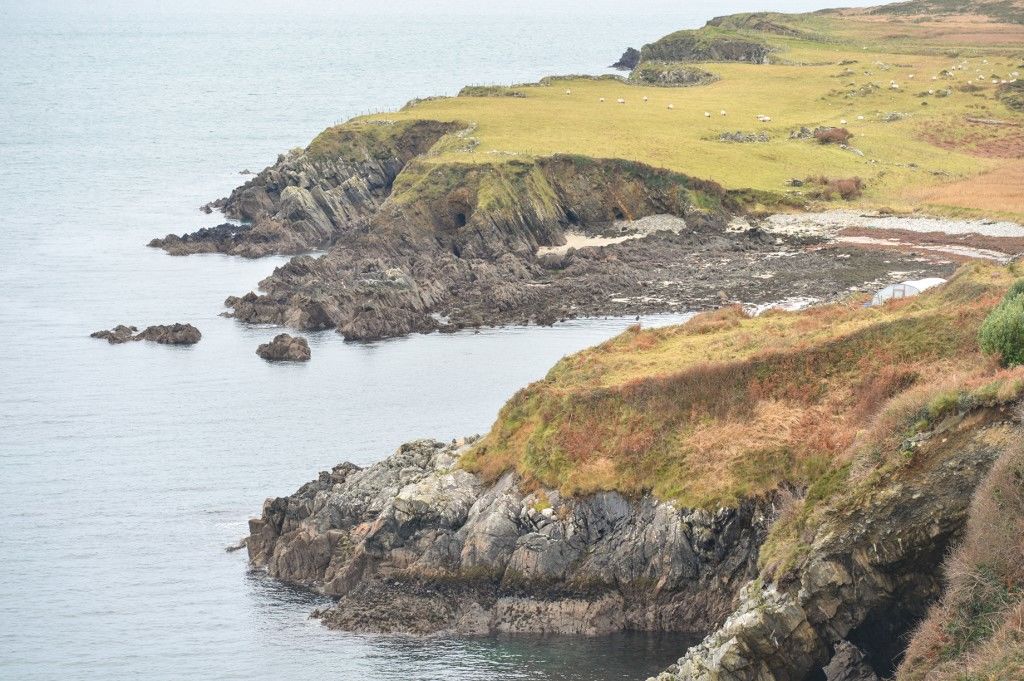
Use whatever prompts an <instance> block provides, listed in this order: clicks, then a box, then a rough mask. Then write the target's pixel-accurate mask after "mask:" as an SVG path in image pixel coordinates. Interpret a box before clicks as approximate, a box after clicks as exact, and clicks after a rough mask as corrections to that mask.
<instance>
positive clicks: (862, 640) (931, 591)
mask: <svg viewBox="0 0 1024 681" xmlns="http://www.w3.org/2000/svg"><path fill="white" fill-rule="evenodd" d="M928 586H930V587H931V588H924V589H921V590H920V591H919V592H917V593H908V594H906V595H904V597H903V598H900V599H897V600H896V601H895V602H892V603H890V604H889V605H888V606H887V607H885V608H882V609H880V610H879V611H877V612H875V613H873V614H872V615H870V616H869V617H868V618H867V619H865V620H864V622H862V623H861V624H860V626H858V627H856V628H855V629H853V630H852V631H851V632H850V633H849V634H848V635H847V637H846V638H847V640H848V641H849V642H850V643H852V644H853V645H855V646H857V647H858V648H860V649H861V651H862V652H863V653H864V659H865V661H866V662H867V663H868V664H869V665H870V666H871V668H872V669H874V670H875V673H876V674H878V676H879V677H880V678H889V677H891V676H892V675H893V674H895V673H896V668H897V667H899V665H900V662H902V661H903V654H904V653H905V652H906V650H907V645H908V643H909V642H910V637H911V636H912V635H913V633H914V629H915V627H916V626H917V625H918V623H919V622H920V621H921V619H922V618H923V617H924V616H925V615H926V614H927V611H928V606H929V605H930V604H931V603H933V602H934V601H935V599H936V595H937V591H938V590H937V589H936V588H935V585H934V584H929V585H928Z"/></svg>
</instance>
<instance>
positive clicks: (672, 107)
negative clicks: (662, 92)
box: [668, 104, 676, 109]
mask: <svg viewBox="0 0 1024 681" xmlns="http://www.w3.org/2000/svg"><path fill="white" fill-rule="evenodd" d="M668 108H670V109H674V108H676V107H675V106H673V105H672V104H669V105H668Z"/></svg>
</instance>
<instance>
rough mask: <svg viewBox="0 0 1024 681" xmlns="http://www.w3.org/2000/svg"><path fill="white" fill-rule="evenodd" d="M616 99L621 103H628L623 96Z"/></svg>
mask: <svg viewBox="0 0 1024 681" xmlns="http://www.w3.org/2000/svg"><path fill="white" fill-rule="evenodd" d="M615 101H616V102H618V103H619V104H625V103H626V100H624V99H623V98H622V97H619V98H618V99H616V100H615Z"/></svg>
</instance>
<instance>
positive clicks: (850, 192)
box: [805, 177, 864, 201]
mask: <svg viewBox="0 0 1024 681" xmlns="http://www.w3.org/2000/svg"><path fill="white" fill-rule="evenodd" d="M805 184H807V185H809V186H811V190H810V191H809V192H808V195H809V196H810V197H811V198H812V199H820V200H823V201H831V200H832V199H834V198H835V197H836V196H839V197H840V198H841V199H843V200H844V201H852V200H853V199H856V198H858V197H860V195H861V194H862V193H863V191H864V181H863V180H861V179H860V178H859V177H809V178H807V180H806V181H805Z"/></svg>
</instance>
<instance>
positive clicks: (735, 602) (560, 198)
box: [153, 0, 1024, 681]
mask: <svg viewBox="0 0 1024 681" xmlns="http://www.w3.org/2000/svg"><path fill="white" fill-rule="evenodd" d="M1022 40H1024V7H1022V6H1021V5H1020V4H1019V3H1017V2H1009V3H1006V2H978V3H972V4H969V5H962V4H957V3H940V2H934V1H932V0H914V1H913V2H907V3H899V4H896V5H886V6H881V7H876V8H866V9H850V10H830V11H823V12H816V13H813V14H806V15H783V14H774V13H771V14H769V13H759V14H744V15H736V16H731V17H723V18H718V19H715V20H712V21H711V22H709V23H708V25H707V26H705V27H704V28H702V29H699V30H697V31H683V32H680V33H675V34H672V35H670V36H667V37H665V38H663V39H661V40H659V41H657V42H655V43H652V44H650V45H646V46H644V47H643V48H642V49H641V50H640V51H639V54H638V55H636V58H637V63H636V64H635V65H634V67H633V72H632V73H631V76H630V78H628V79H617V78H605V77H602V78H593V79H587V78H580V77H573V78H565V79H545V80H544V81H542V82H541V83H538V84H533V85H517V86H511V87H508V88H493V87H486V88H482V87H481V88H468V89H467V90H466V91H464V92H463V93H462V95H461V96H459V97H454V98H439V99H431V100H424V101H420V102H414V103H410V105H408V106H407V107H405V108H404V109H403V110H402V111H400V112H396V113H394V114H388V115H375V116H368V117H363V118H360V119H355V120H353V121H350V122H348V123H345V124H343V125H341V126H336V127H334V128H331V129H328V130H327V131H325V132H324V133H322V134H321V135H320V136H319V137H317V138H316V139H315V140H314V141H313V143H312V144H311V145H310V146H309V147H308V148H306V149H304V150H297V151H294V152H290V153H289V154H287V155H284V156H282V157H281V158H280V159H279V160H278V162H277V163H276V164H275V165H274V166H271V167H270V168H267V169H265V170H264V171H262V172H261V173H259V174H257V175H256V176H254V177H253V178H252V179H251V180H250V181H249V182H248V183H246V184H245V185H243V186H242V187H240V188H239V189H238V190H236V191H235V192H234V193H233V194H232V195H231V196H230V197H228V198H227V199H224V200H222V201H219V202H217V203H216V206H215V207H216V208H218V209H221V210H223V211H224V212H225V214H226V215H227V216H228V217H230V218H234V219H238V220H241V221H242V222H241V223H240V224H237V225H236V224H234V223H229V224H228V225H226V226H224V227H223V228H216V229H214V230H212V231H209V232H205V233H197V234H194V235H186V236H185V237H168V238H167V239H164V240H160V241H158V242H155V243H154V244H153V245H155V246H159V247H162V248H165V249H166V250H168V251H169V252H171V253H175V254H187V253H192V252H202V251H204V250H217V251H221V252H225V253H232V254H237V255H243V256H248V257H256V256H259V255H263V254H267V253H301V252H303V251H306V250H309V249H314V248H315V249H326V253H325V254H324V255H320V256H317V257H312V256H308V255H298V256H297V257H295V258H294V259H293V260H291V261H290V262H289V263H288V264H286V265H284V266H283V267H280V268H278V270H276V271H275V272H274V274H273V275H271V276H270V277H268V278H267V279H266V280H264V281H263V282H262V283H261V291H262V292H261V293H255V292H252V293H249V294H246V295H243V296H237V297H232V298H229V299H228V301H227V303H228V305H229V307H231V309H232V314H234V315H235V316H236V317H238V318H239V319H242V320H245V321H252V322H273V323H277V324H283V325H288V326H292V327H295V328H300V329H322V328H336V329H337V330H338V331H339V332H341V333H343V334H344V335H345V336H346V337H347V338H352V339H363V338H380V337H387V336H393V335H400V334H403V333H410V332H421V331H431V330H453V329H457V328H461V327H464V326H472V325H476V324H495V323H519V322H525V321H532V322H541V323H545V322H550V321H554V320H557V319H560V318H563V317H571V316H576V315H587V314H590V315H593V314H608V313H637V312H649V311H662V310H674V309H679V310H687V309H690V310H696V309H709V310H710V311H706V312H704V313H703V314H699V315H697V316H696V317H694V318H693V319H691V320H690V321H688V322H687V323H685V324H682V325H678V326H673V327H667V328H662V329H648V330H645V329H642V328H641V327H640V326H639V325H637V326H635V327H632V328H630V329H629V330H628V331H626V332H625V333H623V334H621V335H620V336H618V337H616V338H614V339H612V340H610V341H608V342H606V343H603V344H601V345H599V346H597V347H594V348H591V349H588V350H584V351H582V352H580V353H577V354H575V355H572V356H569V357H567V358H565V359H563V360H561V361H560V362H559V363H558V364H556V365H555V366H554V367H553V368H552V369H551V370H550V371H549V372H548V374H547V376H545V378H544V379H542V380H540V381H538V382H536V383H534V384H532V385H530V386H527V387H526V388H524V389H523V390H521V391H520V392H519V393H517V394H516V395H515V396H514V397H513V398H512V399H511V400H509V402H508V403H507V404H506V405H505V406H504V408H503V409H502V410H501V412H500V414H499V415H498V418H497V420H496V422H495V423H494V425H493V427H492V428H491V430H490V431H489V432H488V433H487V434H485V435H484V436H483V437H481V438H475V437H474V438H467V439H465V440H459V441H455V442H451V443H441V442H435V441H432V440H420V441H416V442H411V443H407V444H405V445H403V446H401V447H400V448H399V449H398V451H396V452H395V453H394V454H392V455H391V456H390V457H388V458H386V459H384V460H382V461H380V462H379V463H377V464H374V465H372V466H369V467H367V468H359V467H357V466H354V465H352V464H350V463H340V464H338V465H337V466H336V467H334V468H333V469H332V470H331V471H325V472H322V473H320V475H319V477H318V478H317V479H316V480H313V481H311V482H309V483H307V484H306V485H304V486H303V487H302V488H300V489H299V490H298V491H296V492H295V493H294V494H291V495H289V496H284V497H276V498H271V499H268V500H267V502H266V504H265V505H264V508H263V510H262V514H261V516H260V517H259V518H255V519H253V520H251V521H250V526H249V529H250V534H249V536H248V537H247V538H246V540H245V545H246V547H247V550H248V554H249V558H250V561H251V563H252V565H253V566H254V567H255V568H257V569H260V570H265V571H266V572H267V573H268V574H269V575H270V576H271V577H273V578H276V579H280V580H284V581H287V582H290V583H293V584H297V585H301V586H304V587H307V588H311V589H314V590H316V591H318V592H320V593H322V594H325V595H328V596H331V597H332V598H333V599H334V604H333V605H331V606H330V607H327V608H324V609H321V610H319V611H317V612H316V613H315V615H316V616H317V617H318V618H319V619H320V620H321V621H323V622H324V623H325V624H326V625H327V626H330V627H334V628H339V629H344V630H351V631H369V632H403V633H415V634H427V633H460V634H491V633H497V632H508V633H521V632H531V633H549V634H586V635H600V634H607V633H611V632H615V631H623V630H642V631H672V632H679V633H681V634H685V635H686V636H688V637H690V638H692V639H693V640H694V645H692V646H691V647H690V648H689V649H687V650H680V658H679V659H678V661H677V662H676V663H674V664H672V665H671V666H670V667H669V668H667V669H666V670H665V671H664V672H662V673H661V674H660V675H658V676H657V681H682V680H687V681H812V680H817V679H827V680H828V681H841V680H845V681H849V680H851V679H856V680H859V681H872V680H873V679H881V678H890V677H891V678H895V679H898V680H900V681H916V680H918V679H925V678H927V679H949V680H953V679H1018V678H1024V629H1022V627H1021V625H1020V622H1021V618H1020V613H1021V608H1022V607H1024V571H1022V570H1021V567H1020V566H1021V564H1022V561H1021V560H1020V559H1021V555H1020V546H1021V539H1022V537H1024V482H1022V480H1024V450H1022V448H1021V436H1022V434H1024V432H1022V425H1021V418H1022V414H1024V408H1022V407H1024V401H1022V400H1024V332H1022V331H1021V329H1024V323H1022V322H1021V320H1022V319H1024V270H1022V269H1021V267H1020V265H1019V264H1018V263H1017V262H1016V257H1015V255H1016V254H1017V253H1019V252H1020V251H1022V250H1024V248H1022V245H1024V242H1022V241H1021V239H1022V238H1024V228H1022V227H1021V226H1020V225H1019V224H1018V223H1017V222H1015V221H1017V220H1019V219H1020V216H1021V215H1024V205H1022V204H1020V194H1019V192H1017V193H1013V192H1007V191H1001V190H999V189H998V188H999V187H1002V186H1010V185H1013V184H1014V183H1016V182H1018V180H1019V179H1020V178H1022V177H1024V175H1021V172H1022V166H1021V165H1020V159H1021V155H1020V154H1021V149H1022V148H1024V147H1022V146H1021V137H1020V133H1019V129H1020V127H1021V126H1022V125H1024V114H1022V112H1020V111H1019V110H1018V108H1016V106H1015V102H1016V100H1015V99H1014V97H1015V94H1014V93H1015V90H1014V88H1015V87H1016V85H1015V84H1016V83H1017V82H1019V81H1017V80H1015V79H1016V78H1017V74H1018V72H1017V71H1016V70H1015V69H1019V68H1024V66H1021V64H1020V54H1019V53H1020V50H1019V46H1020V44H1022ZM631 56H633V55H631V54H627V55H624V57H631ZM695 68H696V69H698V70H699V71H700V72H706V73H710V74H712V75H713V76H714V78H703V79H697V80H695V81H694V82H689V81H690V77H689V76H687V75H685V74H693V73H696V72H697V71H694V70H693V69H695ZM982 76H984V77H982ZM652 80H653V81H656V82H651V81H652ZM1003 81H1005V82H1003ZM1007 93H1009V94H1007ZM496 111H500V112H502V115H501V116H498V115H497V114H496V113H495V112H496ZM509 112H515V114H516V115H509ZM509 120H511V121H512V122H511V123H509V122H508V121H509ZM736 120H740V121H742V122H743V127H742V128H740V129H739V132H737V126H736V124H735V123H734V121H736ZM502 121H505V122H504V123H503V122H502ZM978 121H981V122H978ZM992 121H996V122H997V123H992ZM526 129H528V130H529V135H527V134H526V133H525V130H526ZM595 130H602V131H605V132H607V131H609V130H615V131H620V132H621V133H622V134H595ZM805 130H806V134H805V132H804V131H805ZM567 131H569V132H567ZM748 132H749V134H750V137H748V136H747V135H748ZM723 134H728V139H724V138H723V137H722V135H723ZM623 139H628V141H629V146H628V148H626V147H624V146H623V144H624V143H623ZM698 178H703V179H698ZM1015 178H1016V179H1015ZM1007 183H1009V184H1007ZM993 188H995V189H993ZM914 206H926V207H927V209H928V210H927V214H911V213H912V211H911V210H910V208H912V207H914ZM954 215H955V216H956V217H955V218H954V217H952V216H954ZM936 216H938V217H936ZM935 274H938V275H941V276H943V277H947V278H948V279H949V281H948V282H947V283H945V284H943V285H940V286H936V287H934V288H932V289H930V290H928V291H926V292H925V293H923V294H921V295H917V296H913V297H907V298H903V299H899V300H892V301H889V302H887V303H885V304H870V296H869V295H867V294H866V293H865V292H864V291H865V290H866V289H870V288H872V287H877V286H879V285H881V284H883V283H888V282H890V281H894V280H897V279H900V278H906V277H908V276H917V275H922V276H925V275H935ZM797 296H800V297H803V298H805V299H811V300H815V301H819V302H820V301H825V302H826V304H819V305H814V306H812V307H809V308H808V309H805V310H801V311H793V310H785V309H780V308H778V307H776V308H774V309H767V310H765V307H767V306H761V307H757V310H756V311H757V312H759V314H752V312H751V308H752V307H756V306H757V304H758V303H773V302H778V301H780V300H781V299H784V298H787V297H797ZM739 303H744V304H746V305H741V304H739ZM711 308H716V309H711Z"/></svg>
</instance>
